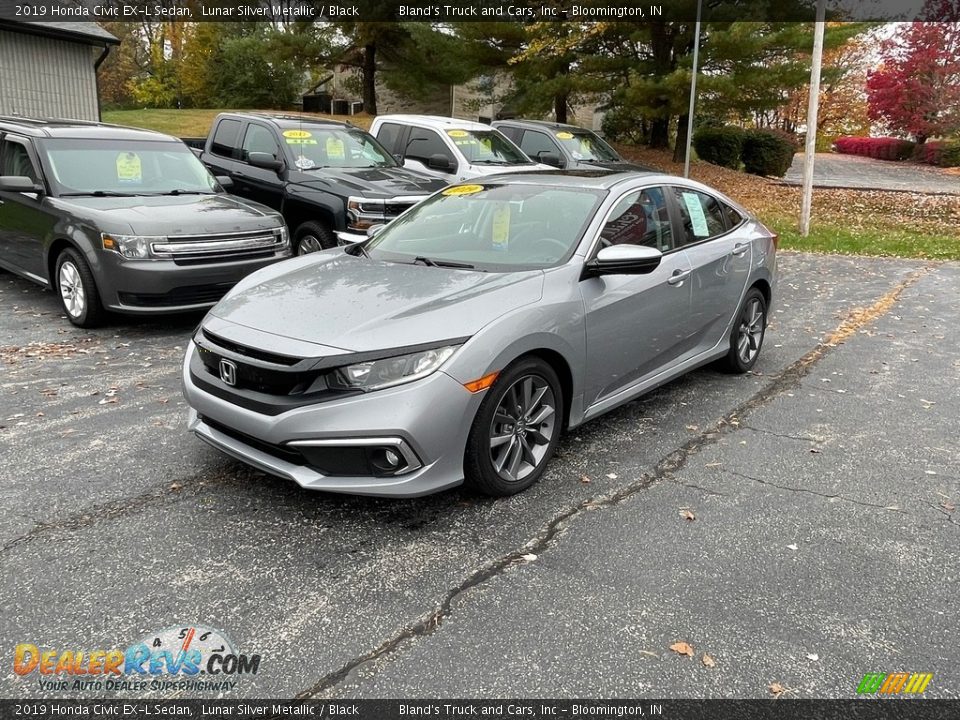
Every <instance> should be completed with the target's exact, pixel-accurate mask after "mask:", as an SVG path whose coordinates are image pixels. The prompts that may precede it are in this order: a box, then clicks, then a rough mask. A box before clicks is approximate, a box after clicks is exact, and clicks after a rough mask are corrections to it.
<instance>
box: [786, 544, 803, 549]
mask: <svg viewBox="0 0 960 720" xmlns="http://www.w3.org/2000/svg"><path fill="white" fill-rule="evenodd" d="M787 547H788V548H789V549H790V550H799V549H800V548H799V547H797V546H796V545H787Z"/></svg>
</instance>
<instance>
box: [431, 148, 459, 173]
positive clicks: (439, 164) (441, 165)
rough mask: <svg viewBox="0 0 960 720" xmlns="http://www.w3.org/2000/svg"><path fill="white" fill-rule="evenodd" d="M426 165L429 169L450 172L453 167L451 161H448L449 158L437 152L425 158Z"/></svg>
mask: <svg viewBox="0 0 960 720" xmlns="http://www.w3.org/2000/svg"><path fill="white" fill-rule="evenodd" d="M427 167H428V168H430V169H431V170H443V171H445V172H450V171H451V170H452V169H453V163H451V162H450V158H448V157H447V156H446V155H441V154H440V153H437V154H436V155H431V156H430V159H429V160H427Z"/></svg>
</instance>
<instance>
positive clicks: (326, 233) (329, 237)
mask: <svg viewBox="0 0 960 720" xmlns="http://www.w3.org/2000/svg"><path fill="white" fill-rule="evenodd" d="M336 246H337V236H336V235H335V234H334V233H333V231H332V230H329V229H328V228H325V227H324V226H323V225H321V224H320V223H318V222H313V221H310V222H305V223H304V224H303V225H301V226H300V227H298V228H297V232H296V233H295V235H294V241H293V254H294V255H306V254H308V253H312V252H317V251H318V250H329V249H330V248H332V247H336Z"/></svg>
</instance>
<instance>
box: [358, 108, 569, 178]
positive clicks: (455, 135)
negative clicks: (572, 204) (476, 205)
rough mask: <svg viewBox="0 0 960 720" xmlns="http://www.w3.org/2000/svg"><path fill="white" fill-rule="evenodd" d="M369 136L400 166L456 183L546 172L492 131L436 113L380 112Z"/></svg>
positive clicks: (549, 168)
mask: <svg viewBox="0 0 960 720" xmlns="http://www.w3.org/2000/svg"><path fill="white" fill-rule="evenodd" d="M370 134H371V135H373V136H374V137H376V138H377V140H379V141H380V144H381V145H383V146H384V147H385V148H386V149H387V150H389V151H390V152H391V153H392V154H393V155H394V157H396V158H397V160H399V161H401V162H402V163H403V166H404V167H406V168H410V169H411V170H419V171H421V172H424V173H427V174H429V175H432V176H433V177H436V178H441V179H443V180H446V181H447V182H450V183H453V182H461V181H463V180H470V179H471V178H476V177H483V176H485V175H494V174H496V173H506V172H510V173H515V172H530V171H534V170H551V169H553V168H551V167H550V166H549V165H543V164H541V163H537V162H534V161H533V160H531V159H530V158H529V157H527V156H526V155H525V154H524V152H523V151H522V150H521V149H520V148H518V147H517V146H516V145H514V144H513V143H512V142H511V141H510V140H508V139H507V138H506V136H504V135H503V133H501V132H500V131H498V130H495V129H494V128H492V127H490V126H489V125H484V124H483V123H478V122H471V121H470V120H458V119H456V118H448V117H439V116H436V115H380V116H379V117H377V119H376V120H374V121H373V125H372V126H371V128H370Z"/></svg>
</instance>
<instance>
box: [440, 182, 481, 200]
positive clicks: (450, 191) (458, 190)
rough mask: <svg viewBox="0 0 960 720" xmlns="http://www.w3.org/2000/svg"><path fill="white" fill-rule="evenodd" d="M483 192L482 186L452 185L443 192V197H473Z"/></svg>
mask: <svg viewBox="0 0 960 720" xmlns="http://www.w3.org/2000/svg"><path fill="white" fill-rule="evenodd" d="M478 192H483V185H454V186H453V187H448V188H447V189H446V190H444V191H443V193H442V194H443V195H447V196H450V197H456V196H457V195H474V194H475V193H478Z"/></svg>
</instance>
